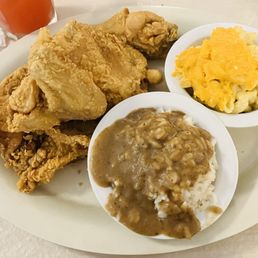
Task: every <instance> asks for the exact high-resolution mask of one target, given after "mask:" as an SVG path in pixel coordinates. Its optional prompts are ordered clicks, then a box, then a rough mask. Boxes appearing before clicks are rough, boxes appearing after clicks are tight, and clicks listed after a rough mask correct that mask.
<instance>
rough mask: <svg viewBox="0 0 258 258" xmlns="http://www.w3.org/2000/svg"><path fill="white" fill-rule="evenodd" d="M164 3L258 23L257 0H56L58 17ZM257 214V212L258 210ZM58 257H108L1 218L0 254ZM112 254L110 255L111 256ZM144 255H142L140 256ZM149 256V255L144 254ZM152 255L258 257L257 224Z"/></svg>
mask: <svg viewBox="0 0 258 258" xmlns="http://www.w3.org/2000/svg"><path fill="white" fill-rule="evenodd" d="M116 3H119V4H120V5H121V4H123V3H124V6H126V5H127V4H129V3H130V4H132V3H136V4H164V5H174V6H181V7H194V8H199V9H205V10H207V11H210V12H212V11H214V10H216V11H219V12H221V13H223V14H225V15H230V16H231V17H232V20H238V21H239V22H242V23H249V24H253V25H254V26H256V27H257V26H258V25H257V24H258V0H216V1H214V0H163V1H162V0H161V1H151V0H148V1H144V0H142V1H133V0H131V1H122V0H121V1H118V0H117V1H113V0H105V1H104V0H101V1H97V0H95V1H94V0H92V1H89V0H55V6H56V11H57V14H58V19H62V18H66V17H69V16H72V15H77V14H80V13H84V12H89V11H91V12H92V11H94V10H95V9H97V8H99V7H100V6H105V5H106V6H110V4H114V5H115V4H116ZM257 216H258V214H257ZM9 257H10V258H16V257H19V258H41V257H42V258H46V257H49V258H52V257H53V258H57V257H63V258H68V257H73V258H79V257H84V258H87V257H99V258H100V257H109V256H107V255H99V254H91V253H86V252H81V251H76V250H72V249H68V248H65V247H62V246H58V245H56V244H53V243H50V242H48V241H45V240H42V239H39V238H37V237H34V236H33V235H31V234H28V233H26V232H24V231H22V230H20V229H18V228H16V227H15V226H13V225H11V224H10V223H8V222H6V221H4V220H3V219H0V258H9ZM110 257H111V256H110ZM139 257H143V256H139ZM145 257H146V256H145ZM152 257H153V258H167V257H176V258H186V257H191V258H195V257H198V258H199V257H205V258H209V257H212V258H213V257H216V258H219V257H225V258H228V257H252V258H255V257H258V225H256V226H254V227H252V228H250V229H248V230H246V231H244V232H242V233H240V234H238V235H236V236H233V237H231V238H228V239H226V240H223V241H219V242H217V243H214V244H210V245H208V246H204V247H200V248H196V249H192V250H188V251H183V252H177V253H173V254H164V255H154V256H152Z"/></svg>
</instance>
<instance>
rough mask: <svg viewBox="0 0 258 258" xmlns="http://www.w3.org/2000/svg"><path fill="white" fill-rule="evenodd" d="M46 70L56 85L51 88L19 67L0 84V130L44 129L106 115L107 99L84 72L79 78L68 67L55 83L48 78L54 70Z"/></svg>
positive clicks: (25, 69)
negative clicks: (75, 120) (38, 81)
mask: <svg viewBox="0 0 258 258" xmlns="http://www.w3.org/2000/svg"><path fill="white" fill-rule="evenodd" d="M65 65H66V66H68V64H67V63H66V64H65ZM56 66H57V65H56ZM48 69H49V70H50V75H49V80H52V81H54V82H56V83H55V84H54V85H55V87H52V88H51V89H50V88H49V87H48V86H47V83H45V82H41V83H39V84H38V83H37V82H36V80H34V79H33V78H32V76H31V75H30V73H29V71H28V69H27V68H26V67H20V68H18V69H17V70H16V71H14V72H13V73H12V74H11V75H9V76H8V77H7V78H6V79H4V80H3V81H2V82H1V83H0V130H3V131H8V132H31V131H36V130H47V129H49V128H52V127H53V126H55V125H58V124H60V123H61V122H62V121H66V120H71V119H82V120H88V119H96V118H98V117H99V116H101V115H102V114H103V113H104V112H105V110H106V106H107V103H106V97H105V95H104V94H103V93H102V92H101V90H100V89H99V88H98V87H97V86H96V85H95V84H94V82H93V81H92V79H91V77H87V74H86V73H84V72H83V76H81V77H79V75H78V72H76V71H75V72H74V73H73V71H72V70H69V69H68V68H67V69H64V70H62V72H63V75H62V74H60V76H61V77H62V76H63V77H62V80H56V81H55V78H54V75H51V73H53V74H55V71H54V68H48ZM60 69H61V68H60ZM47 71H48V70H47V69H45V70H44V72H47ZM69 73H70V77H69ZM65 76H68V77H67V79H66V77H65ZM84 78H85V80H84ZM65 79H66V81H65ZM69 80H70V81H71V82H70V84H69ZM62 83H63V85H62ZM42 85H46V86H44V87H42Z"/></svg>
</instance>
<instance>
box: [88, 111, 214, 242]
mask: <svg viewBox="0 0 258 258" xmlns="http://www.w3.org/2000/svg"><path fill="white" fill-rule="evenodd" d="M214 155H215V150H214V144H213V139H212V136H211V135H210V134H209V133H208V132H207V131H205V130H204V129H201V128H199V127H197V126H194V125H193V124H191V123H190V122H189V121H188V120H187V119H186V118H185V114H184V113H182V112H178V111H169V112H158V111H157V110H156V109H154V108H144V109H138V110H136V111H133V112H131V113H130V114H129V115H128V116H127V117H125V118H123V119H120V120H118V121H116V122H115V123H114V124H112V125H111V126H109V127H108V128H106V129H105V130H103V131H102V132H101V133H100V135H99V136H98V137H97V139H96V141H95V143H94V147H93V155H92V161H91V171H92V175H93V178H94V180H95V181H96V182H97V183H98V184H99V185H100V186H103V187H112V193H111V194H110V195H109V199H108V203H107V204H106V208H107V210H108V211H109V212H110V214H111V215H112V216H114V217H116V218H117V219H118V220H119V221H120V222H121V223H123V224H124V225H126V226H127V227H128V228H130V229H132V230H133V231H135V232H137V233H140V234H144V235H148V236H155V235H159V234H164V235H167V236H171V237H176V238H191V236H193V235H194V234H195V233H197V232H198V231H200V230H201V225H200V222H199V220H198V218H197V217H196V214H195V212H194V210H193V209H192V208H191V206H190V205H187V203H186V202H185V200H184V194H183V193H184V192H185V191H188V190H189V192H191V191H190V189H191V188H193V186H194V184H195V183H196V182H197V181H198V178H199V177H200V176H205V175H206V174H208V172H209V171H210V169H211V168H210V165H211V164H210V160H211V159H212V157H213V158H214Z"/></svg>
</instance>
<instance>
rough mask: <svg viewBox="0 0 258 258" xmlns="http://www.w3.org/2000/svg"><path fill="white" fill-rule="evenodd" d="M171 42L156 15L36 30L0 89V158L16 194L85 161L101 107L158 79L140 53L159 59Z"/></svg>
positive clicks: (172, 35)
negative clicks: (22, 61)
mask: <svg viewBox="0 0 258 258" xmlns="http://www.w3.org/2000/svg"><path fill="white" fill-rule="evenodd" d="M176 37H177V27H176V26H175V25H173V24H169V23H167V22H166V21H165V20H164V19H163V18H162V17H160V16H158V15H156V14H153V13H151V12H135V13H129V11H128V9H124V10H123V11H121V12H119V13H118V14H117V15H115V16H114V17H112V18H111V19H109V20H108V21H106V22H105V23H103V24H100V25H97V26H96V25H87V24H81V23H79V22H76V21H71V22H69V23H68V24H67V25H66V26H65V27H64V28H63V29H62V30H60V31H59V32H58V33H57V34H56V35H55V36H53V37H52V36H50V34H49V32H48V30H47V29H42V30H41V31H40V33H39V36H38V39H37V41H36V42H35V43H34V44H33V46H32V48H31V50H30V54H29V59H28V68H27V67H26V66H24V67H20V68H18V69H17V70H16V71H14V72H13V73H12V74H11V75H9V76H8V77H7V78H6V79H4V80H3V81H2V82H1V83H0V154H1V156H2V157H3V159H4V160H5V164H6V166H9V167H10V168H12V169H13V170H14V171H16V173H17V174H18V176H19V181H18V183H17V186H18V188H19V189H20V190H21V191H23V192H31V191H33V190H34V189H35V187H36V186H37V185H38V184H41V183H48V182H49V181H50V180H51V178H52V177H53V175H54V173H55V171H56V170H58V169H59V168H62V167H63V166H65V165H66V164H68V163H69V162H71V161H73V160H76V159H77V158H82V157H85V156H86V155H87V148H88V143H89V137H90V135H91V134H92V132H93V129H94V127H95V126H96V123H97V120H95V119H96V118H99V117H100V116H101V115H103V113H104V112H105V111H106V108H107V105H109V107H110V106H112V105H114V104H116V103H118V102H120V101H122V100H124V99H126V98H128V97H130V96H133V95H135V94H138V93H141V92H145V91H147V85H146V81H147V80H148V79H149V81H150V82H152V83H157V82H158V81H159V79H160V78H161V77H160V74H159V73H157V72H156V71H153V70H148V69H147V60H146V58H145V57H144V56H143V54H141V53H140V51H142V52H143V53H145V54H147V55H149V56H154V57H160V56H162V55H163V54H164V51H165V50H167V48H168V46H169V45H170V44H171V43H172V42H173V41H174V40H175V39H176ZM93 119H94V120H93ZM70 120H81V121H70ZM88 120H93V121H88ZM85 121H86V122H85Z"/></svg>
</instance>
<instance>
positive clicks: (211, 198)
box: [151, 111, 220, 229]
mask: <svg viewBox="0 0 258 258" xmlns="http://www.w3.org/2000/svg"><path fill="white" fill-rule="evenodd" d="M163 112H164V111H163ZM185 121H186V122H187V123H188V124H190V125H192V126H194V123H193V120H192V119H191V118H190V117H188V116H185ZM212 144H213V147H214V153H213V156H212V157H211V159H210V161H209V165H210V170H209V171H208V172H207V173H206V174H205V175H200V176H199V177H198V179H197V181H196V182H195V184H194V185H193V186H192V187H190V188H189V189H187V190H186V189H182V196H183V199H184V204H183V205H185V206H187V207H190V208H191V209H192V210H193V212H194V214H195V215H196V216H197V218H198V219H199V220H200V223H201V228H202V229H204V228H206V227H207V226H209V225H210V224H212V223H213V222H214V220H215V219H216V218H217V217H218V216H219V215H220V214H216V213H214V212H212V211H210V210H209V207H211V206H219V205H218V203H217V197H216V194H215V193H214V190H215V186H214V182H215V180H216V172H217V170H218V164H217V159H216V152H215V144H216V142H215V140H214V139H213V140H212ZM151 197H152V198H151V199H153V200H154V204H155V209H156V210H157V211H158V216H159V217H160V218H161V219H164V218H166V216H167V214H166V213H165V212H164V211H163V210H162V209H161V207H160V206H161V205H160V204H161V202H164V201H165V202H166V201H167V202H169V198H168V196H167V195H166V194H165V193H159V194H154V195H152V196H151Z"/></svg>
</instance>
